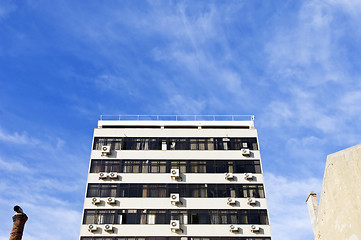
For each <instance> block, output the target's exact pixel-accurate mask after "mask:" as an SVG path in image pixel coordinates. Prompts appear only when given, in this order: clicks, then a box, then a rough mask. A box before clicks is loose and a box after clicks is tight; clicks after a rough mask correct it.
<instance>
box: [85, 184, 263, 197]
mask: <svg viewBox="0 0 361 240" xmlns="http://www.w3.org/2000/svg"><path fill="white" fill-rule="evenodd" d="M171 193H179V195H180V196H181V197H194V198H220V197H238V198H247V197H256V198H264V197H265V195H264V189H263V185H262V184H125V183H119V184H109V183H101V184H96V183H90V184H88V191H87V197H143V198H148V197H150V198H152V197H155V198H168V197H169V196H170V194H171Z"/></svg>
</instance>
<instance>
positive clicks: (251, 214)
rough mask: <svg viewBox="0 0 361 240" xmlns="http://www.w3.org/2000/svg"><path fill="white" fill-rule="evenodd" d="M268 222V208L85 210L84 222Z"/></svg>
mask: <svg viewBox="0 0 361 240" xmlns="http://www.w3.org/2000/svg"><path fill="white" fill-rule="evenodd" d="M185 214H187V215H188V224H268V218H267V211H266V210H195V209H192V210H140V209H138V210H84V219H83V224H169V223H170V220H180V222H181V223H182V224H184V219H183V216H184V215H185Z"/></svg>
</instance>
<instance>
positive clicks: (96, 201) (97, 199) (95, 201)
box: [92, 197, 100, 205]
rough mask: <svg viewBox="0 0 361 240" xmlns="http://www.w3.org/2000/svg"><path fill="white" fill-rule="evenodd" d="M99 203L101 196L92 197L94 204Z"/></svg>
mask: <svg viewBox="0 0 361 240" xmlns="http://www.w3.org/2000/svg"><path fill="white" fill-rule="evenodd" d="M99 203H100V198H97V197H93V198H92V204H94V205H97V204H99Z"/></svg>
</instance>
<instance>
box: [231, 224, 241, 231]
mask: <svg viewBox="0 0 361 240" xmlns="http://www.w3.org/2000/svg"><path fill="white" fill-rule="evenodd" d="M238 230H239V228H238V227H236V226H234V225H231V226H229V231H230V232H238Z"/></svg>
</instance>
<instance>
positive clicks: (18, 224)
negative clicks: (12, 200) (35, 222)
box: [9, 206, 28, 240]
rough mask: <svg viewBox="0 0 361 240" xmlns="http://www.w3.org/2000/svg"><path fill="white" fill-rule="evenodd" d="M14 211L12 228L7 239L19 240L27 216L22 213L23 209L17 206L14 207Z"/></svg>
mask: <svg viewBox="0 0 361 240" xmlns="http://www.w3.org/2000/svg"><path fill="white" fill-rule="evenodd" d="M14 211H15V212H16V213H15V214H14V216H13V228H12V230H11V233H10V238H9V240H21V238H22V237H23V231H24V225H25V223H26V221H27V220H28V216H26V214H25V213H23V210H22V209H21V208H20V207H19V206H15V207H14Z"/></svg>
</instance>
